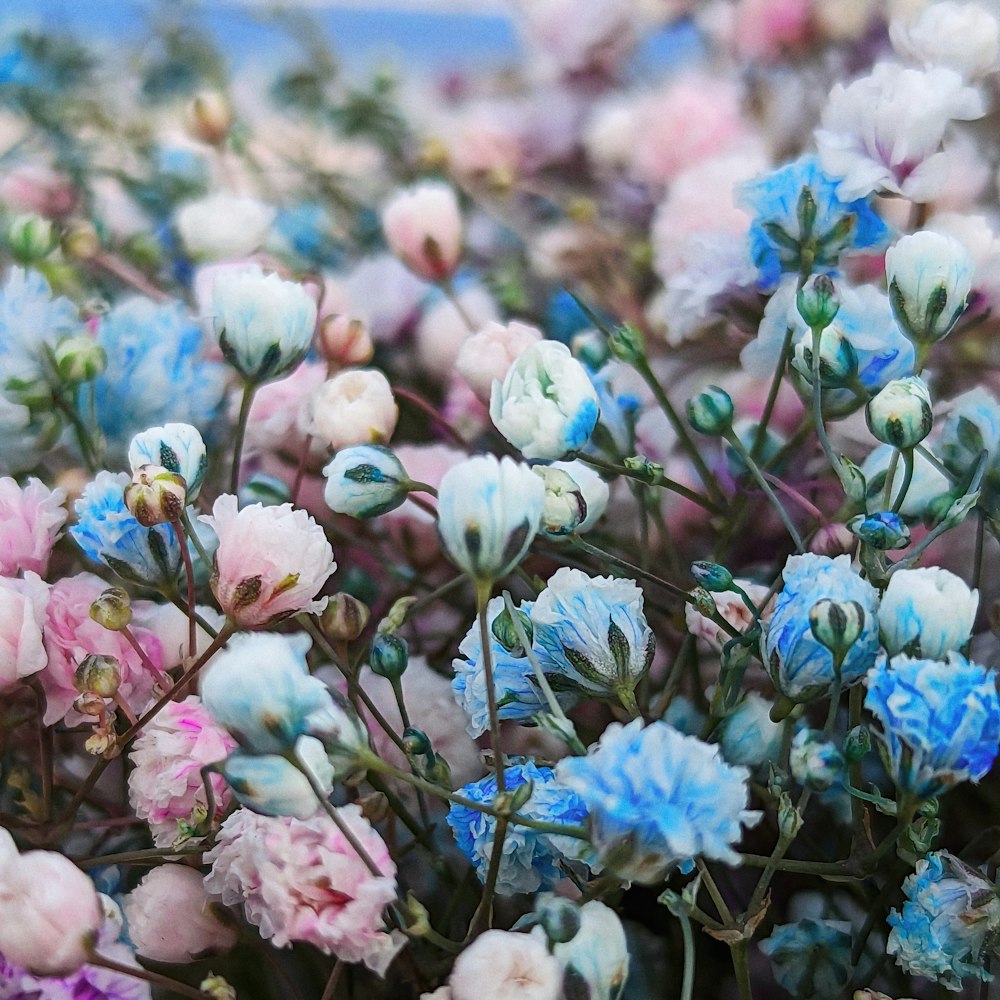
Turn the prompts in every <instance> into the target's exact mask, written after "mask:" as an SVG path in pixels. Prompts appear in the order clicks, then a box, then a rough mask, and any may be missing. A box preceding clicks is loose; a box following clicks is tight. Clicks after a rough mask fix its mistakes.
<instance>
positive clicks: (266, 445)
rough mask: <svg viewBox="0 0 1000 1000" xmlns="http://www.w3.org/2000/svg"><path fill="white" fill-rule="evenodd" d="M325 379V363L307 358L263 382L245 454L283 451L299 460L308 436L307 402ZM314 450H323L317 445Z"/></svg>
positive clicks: (256, 397)
mask: <svg viewBox="0 0 1000 1000" xmlns="http://www.w3.org/2000/svg"><path fill="white" fill-rule="evenodd" d="M325 378H326V365H325V364H323V362H321V361H306V362H303V363H302V364H301V365H299V366H298V367H297V368H296V369H295V370H294V371H293V372H292V373H291V374H289V375H287V376H286V377H285V378H280V379H278V380H277V381H276V382H268V383H267V384H266V385H262V386H261V387H260V388H259V389H258V390H257V391H256V392H255V393H254V397H253V403H251V404H250V418H249V420H248V421H247V434H246V443H245V446H244V453H245V454H246V455H248V456H249V455H255V454H259V453H260V452H277V451H284V452H287V453H288V454H289V456H291V457H293V458H296V459H297V458H298V455H299V453H300V452H301V451H302V447H303V445H304V444H305V439H306V430H305V423H306V421H305V403H306V401H307V400H308V399H309V397H310V396H311V395H312V394H313V393H314V392H315V391H316V390H317V389H318V388H319V387H320V386H321V385H322V384H323V381H324V379H325ZM234 402H235V401H234ZM236 405H237V406H238V404H236ZM235 416H236V414H235V413H234V414H233V417H234V419H235ZM314 450H315V451H316V453H317V455H321V454H323V453H324V451H323V449H322V448H321V447H320V446H319V445H318V444H316V446H315V448H314Z"/></svg>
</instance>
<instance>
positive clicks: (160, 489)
mask: <svg viewBox="0 0 1000 1000" xmlns="http://www.w3.org/2000/svg"><path fill="white" fill-rule="evenodd" d="M186 499H187V485H186V483H185V482H184V477H183V476H182V475H180V474H179V473H177V472H171V471H170V470H169V469H165V468H164V467H163V466H162V465H141V466H139V468H138V469H136V470H135V472H133V473H132V482H131V483H129V485H128V486H126V487H125V506H126V507H128V509H129V512H130V513H131V514H132V516H133V517H134V518H135V519H136V520H137V521H138V522H139V523H140V524H141V525H143V526H144V527H146V528H151V527H152V526H153V525H154V524H166V523H168V522H170V521H177V520H179V519H180V516H181V515H182V514H183V513H184V502H185V500H186Z"/></svg>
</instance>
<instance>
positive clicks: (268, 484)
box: [239, 472, 292, 509]
mask: <svg viewBox="0 0 1000 1000" xmlns="http://www.w3.org/2000/svg"><path fill="white" fill-rule="evenodd" d="M291 499H292V493H291V490H290V489H289V488H288V483H286V482H285V481H284V480H283V479H278V477H277V476H269V475H268V474H267V473H266V472H255V473H254V474H253V475H252V476H251V477H250V478H249V479H248V480H247V481H246V482H245V483H243V485H242V486H240V489H239V502H240V509H242V508H244V507H249V506H250V505H251V504H255V503H259V504H260V505H261V506H262V507H280V506H281V505H282V504H285V503H289V502H290V501H291Z"/></svg>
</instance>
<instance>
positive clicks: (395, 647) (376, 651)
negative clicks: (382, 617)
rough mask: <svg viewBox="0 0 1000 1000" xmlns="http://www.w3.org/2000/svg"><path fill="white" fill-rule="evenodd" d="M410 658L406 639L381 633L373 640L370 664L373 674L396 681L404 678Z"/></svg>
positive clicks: (388, 633)
mask: <svg viewBox="0 0 1000 1000" xmlns="http://www.w3.org/2000/svg"><path fill="white" fill-rule="evenodd" d="M409 656H410V653H409V647H408V646H407V644H406V640H405V639H401V638H400V637H399V636H398V635H394V634H392V633H391V632H379V633H377V634H376V636H375V638H374V639H373V640H372V649H371V655H370V657H369V660H368V662H369V665H370V666H371V668H372V673H375V674H378V676H379V677H386V678H388V679H389V680H394V679H396V678H398V677H402V676H403V673H404V672H405V671H406V665H407V663H408V662H409Z"/></svg>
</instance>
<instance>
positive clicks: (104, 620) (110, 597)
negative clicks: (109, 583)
mask: <svg viewBox="0 0 1000 1000" xmlns="http://www.w3.org/2000/svg"><path fill="white" fill-rule="evenodd" d="M90 617H91V618H93V619H94V621H95V622H97V624H98V625H102V626H104V628H106V629H108V630H109V631H111V632H120V631H121V630H122V629H123V628H127V627H128V625H129V622H131V621H132V603H131V598H130V597H129V595H128V591H126V590H123V589H122V588H121V587H108V589H107V590H105V591H104V592H103V593H102V594H101V596H100V597H98V598H97V600H96V601H94V602H93V603H92V604H91V605H90Z"/></svg>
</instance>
